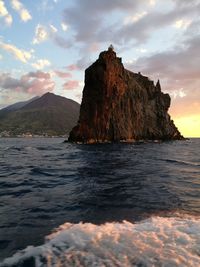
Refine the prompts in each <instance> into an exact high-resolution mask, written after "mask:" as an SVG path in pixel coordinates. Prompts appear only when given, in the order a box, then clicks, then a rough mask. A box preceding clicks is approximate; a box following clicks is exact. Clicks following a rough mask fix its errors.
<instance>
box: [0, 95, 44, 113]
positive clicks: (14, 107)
mask: <svg viewBox="0 0 200 267" xmlns="http://www.w3.org/2000/svg"><path fill="white" fill-rule="evenodd" d="M38 98H39V96H35V97H33V98H31V99H29V100H27V101H21V102H17V103H15V104H12V105H10V106H7V107H5V108H2V109H1V110H0V116H2V114H4V113H6V112H10V111H15V110H18V109H20V108H22V107H24V106H25V105H27V104H29V103H31V102H32V101H34V100H36V99H38Z"/></svg>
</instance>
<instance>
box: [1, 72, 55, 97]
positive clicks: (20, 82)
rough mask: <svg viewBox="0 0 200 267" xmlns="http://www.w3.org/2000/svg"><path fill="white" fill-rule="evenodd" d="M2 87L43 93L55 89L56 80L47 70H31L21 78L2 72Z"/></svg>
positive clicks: (15, 90) (7, 89) (23, 91)
mask: <svg viewBox="0 0 200 267" xmlns="http://www.w3.org/2000/svg"><path fill="white" fill-rule="evenodd" d="M0 87H1V88H2V89H3V90H4V91H9V92H11V91H14V92H18V93H20V92H22V93H28V94H32V95H42V94H44V93H46V92H49V91H53V89H54V87H55V82H54V81H52V80H51V75H50V74H49V73H47V72H41V71H36V72H29V73H27V74H24V75H22V76H21V77H20V78H19V79H16V78H13V77H12V76H11V75H10V74H9V73H2V74H0Z"/></svg>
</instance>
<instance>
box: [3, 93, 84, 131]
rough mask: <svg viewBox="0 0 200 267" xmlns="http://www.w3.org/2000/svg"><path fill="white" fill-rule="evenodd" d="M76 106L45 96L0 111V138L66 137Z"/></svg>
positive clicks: (72, 103) (60, 99)
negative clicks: (23, 136)
mask: <svg viewBox="0 0 200 267" xmlns="http://www.w3.org/2000/svg"><path fill="white" fill-rule="evenodd" d="M79 109H80V105H79V104H78V103H77V102H75V101H73V100H71V99H67V98H65V97H62V96H58V95H55V94H53V93H46V94H44V95H43V96H41V97H36V98H34V99H30V100H29V101H25V102H19V103H16V104H13V105H11V106H8V107H6V108H4V109H2V110H0V135H8V136H17V135H48V136H62V135H68V134H69V132H70V130H71V129H72V128H73V127H74V126H75V125H76V123H77V120H78V116H79Z"/></svg>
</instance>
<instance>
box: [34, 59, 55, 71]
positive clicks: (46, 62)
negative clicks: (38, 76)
mask: <svg viewBox="0 0 200 267" xmlns="http://www.w3.org/2000/svg"><path fill="white" fill-rule="evenodd" d="M50 65H51V62H50V61H49V60H47V59H38V60H37V61H36V62H35V63H32V64H31V66H32V67H33V68H35V69H37V70H41V69H43V68H44V67H48V66H50Z"/></svg>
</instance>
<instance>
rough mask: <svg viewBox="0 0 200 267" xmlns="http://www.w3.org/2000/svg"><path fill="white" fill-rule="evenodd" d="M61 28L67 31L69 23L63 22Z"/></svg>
mask: <svg viewBox="0 0 200 267" xmlns="http://www.w3.org/2000/svg"><path fill="white" fill-rule="evenodd" d="M61 28H62V30H63V31H64V32H66V31H67V30H68V25H67V24H65V23H61Z"/></svg>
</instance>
